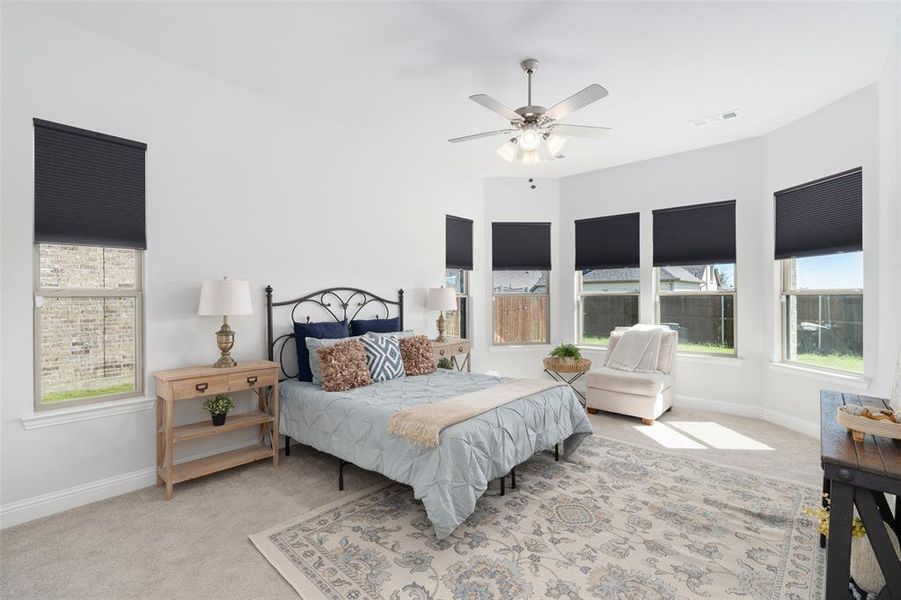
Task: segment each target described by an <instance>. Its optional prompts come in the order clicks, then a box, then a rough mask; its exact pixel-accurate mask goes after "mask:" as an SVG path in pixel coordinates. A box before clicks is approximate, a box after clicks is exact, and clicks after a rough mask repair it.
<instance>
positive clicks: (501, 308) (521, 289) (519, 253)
mask: <svg viewBox="0 0 901 600" xmlns="http://www.w3.org/2000/svg"><path fill="white" fill-rule="evenodd" d="M491 249H492V303H493V308H492V326H493V332H494V334H493V340H494V344H496V345H514V344H547V343H548V342H549V341H550V293H549V292H550V284H549V280H550V270H551V224H550V223H492V226H491Z"/></svg>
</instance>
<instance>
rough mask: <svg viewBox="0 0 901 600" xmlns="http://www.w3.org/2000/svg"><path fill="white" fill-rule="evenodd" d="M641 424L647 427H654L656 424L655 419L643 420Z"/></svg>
mask: <svg viewBox="0 0 901 600" xmlns="http://www.w3.org/2000/svg"><path fill="white" fill-rule="evenodd" d="M641 422H642V423H644V424H645V425H653V424H654V419H644V418H642V419H641Z"/></svg>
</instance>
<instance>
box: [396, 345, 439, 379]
mask: <svg viewBox="0 0 901 600" xmlns="http://www.w3.org/2000/svg"><path fill="white" fill-rule="evenodd" d="M399 341H400V356H401V358H402V359H403V361H404V371H406V372H407V375H428V374H429V373H434V372H435V369H436V368H437V366H436V364H435V354H434V353H433V352H432V340H430V339H429V338H428V336H425V335H414V336H411V337H405V338H400V340H399Z"/></svg>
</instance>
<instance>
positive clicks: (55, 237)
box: [34, 119, 146, 408]
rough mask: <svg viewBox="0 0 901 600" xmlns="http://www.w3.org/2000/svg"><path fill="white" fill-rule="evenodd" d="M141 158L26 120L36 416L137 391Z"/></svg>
mask: <svg viewBox="0 0 901 600" xmlns="http://www.w3.org/2000/svg"><path fill="white" fill-rule="evenodd" d="M145 154H146V146H145V145H144V144H141V143H138V142H133V141H130V140H125V139H122V138H117V137H112V136H108V135H104V134H100V133H94V132H91V131H86V130H83V129H77V128H74V127H69V126H66V125H60V124H58V123H50V122H48V121H43V120H40V119H35V120H34V161H35V165H34V167H35V168H34V176H35V180H34V184H35V186H34V187H35V222H34V238H35V271H36V273H35V277H34V281H35V284H34V294H35V303H34V304H35V344H34V348H35V366H34V368H35V373H36V376H35V406H36V407H37V408H53V407H58V406H61V405H66V404H71V403H82V402H92V401H101V400H112V399H117V398H125V397H130V396H136V395H139V394H141V392H142V388H143V362H142V351H141V350H142V342H141V337H142V335H141V334H142V330H143V306H142V305H143V276H142V263H143V250H145V249H146V239H145V227H144V216H145V212H144V211H145V194H144V189H145V173H144V168H145V166H144V165H145Z"/></svg>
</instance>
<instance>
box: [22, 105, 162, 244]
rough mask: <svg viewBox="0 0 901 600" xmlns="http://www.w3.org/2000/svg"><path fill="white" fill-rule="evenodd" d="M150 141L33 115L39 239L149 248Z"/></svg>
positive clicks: (35, 236)
mask: <svg viewBox="0 0 901 600" xmlns="http://www.w3.org/2000/svg"><path fill="white" fill-rule="evenodd" d="M146 150H147V145H146V144H142V143H139V142H133V141H130V140H125V139H122V138H117V137H113V136H109V135H104V134H102V133H94V132H92V131H86V130H84V129H77V128H75V127H69V126H68V125H60V124H58V123H51V122H49V121H43V120H41V119H35V120H34V239H35V241H36V242H52V243H64V244H85V245H92V246H114V247H122V248H138V249H141V250H144V249H146V248H147V241H146V234H145V228H144V199H145V185H144V159H145V155H146V153H147V152H146Z"/></svg>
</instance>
